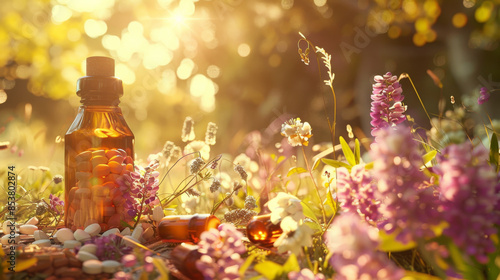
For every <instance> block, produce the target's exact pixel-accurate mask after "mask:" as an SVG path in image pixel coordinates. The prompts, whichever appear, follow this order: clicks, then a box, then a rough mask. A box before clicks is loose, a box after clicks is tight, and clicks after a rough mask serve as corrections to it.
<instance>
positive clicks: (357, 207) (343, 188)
mask: <svg viewBox="0 0 500 280" xmlns="http://www.w3.org/2000/svg"><path fill="white" fill-rule="evenodd" d="M337 190H338V191H337V197H338V199H339V202H340V204H341V206H342V208H344V209H345V210H346V211H348V212H351V213H359V214H361V215H362V216H363V218H364V219H365V220H366V221H367V222H376V221H377V220H378V218H379V212H378V204H379V203H380V202H379V201H378V200H377V199H376V198H375V191H376V187H375V185H373V184H372V178H371V176H370V174H369V173H368V172H367V171H365V167H364V165H356V166H353V167H352V169H351V174H349V171H348V170H347V169H346V168H344V167H342V168H339V169H338V174H337Z"/></svg>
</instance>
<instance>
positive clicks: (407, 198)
mask: <svg viewBox="0 0 500 280" xmlns="http://www.w3.org/2000/svg"><path fill="white" fill-rule="evenodd" d="M376 137H377V139H378V140H379V141H377V142H376V143H374V144H372V146H371V156H372V158H373V159H374V169H373V177H374V178H377V180H378V183H377V192H376V195H377V196H376V197H377V198H378V199H379V200H380V201H381V204H380V206H379V212H380V214H381V215H382V217H383V220H382V221H381V222H380V223H379V225H378V226H379V228H381V229H382V228H383V229H384V230H385V231H386V232H388V233H392V232H397V233H398V234H397V240H399V241H401V242H403V243H407V242H409V241H411V240H414V239H415V238H421V237H431V236H434V233H433V231H432V230H431V227H432V226H433V225H437V224H438V223H439V218H440V216H439V212H438V210H437V207H438V202H439V200H438V197H437V196H436V195H434V191H433V189H432V188H430V187H425V186H426V183H427V182H426V179H427V177H426V176H425V175H424V174H423V173H422V172H421V171H420V167H421V166H422V165H423V162H422V157H421V155H420V153H419V152H418V146H417V143H416V142H415V141H414V140H413V138H412V134H411V131H410V128H408V127H405V126H402V125H400V126H397V127H396V128H386V129H381V130H379V131H378V132H377V136H376Z"/></svg>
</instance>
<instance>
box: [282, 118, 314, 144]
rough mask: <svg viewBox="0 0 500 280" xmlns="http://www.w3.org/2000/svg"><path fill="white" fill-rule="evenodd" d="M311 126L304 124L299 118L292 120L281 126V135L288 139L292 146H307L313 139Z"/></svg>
mask: <svg viewBox="0 0 500 280" xmlns="http://www.w3.org/2000/svg"><path fill="white" fill-rule="evenodd" d="M311 130H312V128H311V125H310V124H309V123H308V122H305V123H302V121H301V120H300V119H299V118H296V119H290V120H289V121H287V122H285V123H284V124H282V125H281V135H283V136H285V137H288V143H289V144H290V145H292V146H294V147H295V146H302V145H304V146H307V145H309V139H310V138H311V136H312V134H311Z"/></svg>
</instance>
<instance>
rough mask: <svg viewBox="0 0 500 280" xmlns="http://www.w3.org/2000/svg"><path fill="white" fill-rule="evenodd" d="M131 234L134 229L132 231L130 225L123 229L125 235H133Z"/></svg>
mask: <svg viewBox="0 0 500 280" xmlns="http://www.w3.org/2000/svg"><path fill="white" fill-rule="evenodd" d="M131 234H132V231H130V228H129V227H126V228H125V229H124V230H122V235H123V236H126V235H131Z"/></svg>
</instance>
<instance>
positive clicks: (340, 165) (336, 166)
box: [321, 158, 352, 170]
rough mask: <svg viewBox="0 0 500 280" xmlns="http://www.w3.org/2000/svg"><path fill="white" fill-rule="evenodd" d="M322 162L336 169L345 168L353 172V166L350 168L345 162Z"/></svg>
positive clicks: (332, 160) (331, 160) (324, 159)
mask: <svg viewBox="0 0 500 280" xmlns="http://www.w3.org/2000/svg"><path fill="white" fill-rule="evenodd" d="M321 161H322V162H323V163H324V164H327V165H330V166H332V167H335V168H339V167H345V168H347V169H348V170H351V167H352V166H350V165H349V164H347V163H345V162H341V161H339V160H334V159H327V158H322V159H321Z"/></svg>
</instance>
